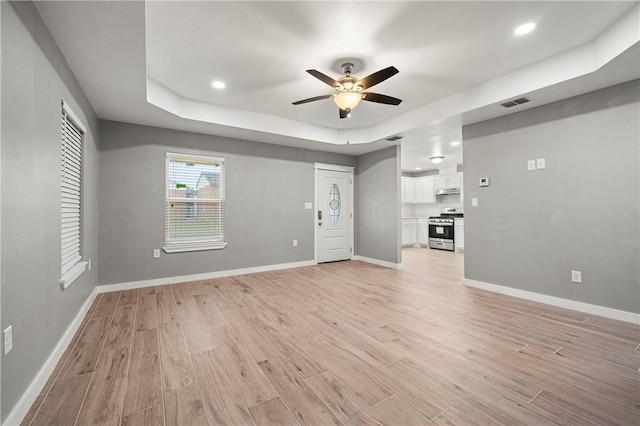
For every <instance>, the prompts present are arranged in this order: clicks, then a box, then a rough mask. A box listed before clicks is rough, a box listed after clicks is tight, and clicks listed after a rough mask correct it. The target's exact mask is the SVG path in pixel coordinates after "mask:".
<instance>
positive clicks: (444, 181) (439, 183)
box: [436, 173, 462, 189]
mask: <svg viewBox="0 0 640 426" xmlns="http://www.w3.org/2000/svg"><path fill="white" fill-rule="evenodd" d="M461 186H462V177H461V176H460V173H458V174H456V175H452V176H441V177H437V178H436V189H449V188H460V187H461Z"/></svg>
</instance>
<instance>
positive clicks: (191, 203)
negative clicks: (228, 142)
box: [164, 152, 226, 253]
mask: <svg viewBox="0 0 640 426" xmlns="http://www.w3.org/2000/svg"><path fill="white" fill-rule="evenodd" d="M225 246H226V243H225V241H224V159H222V158H214V157H204V156H199V155H188V154H173V153H169V152H168V153H167V191H166V200H165V247H164V251H165V252H167V253H175V252H181V251H195V250H212V249H221V248H224V247H225Z"/></svg>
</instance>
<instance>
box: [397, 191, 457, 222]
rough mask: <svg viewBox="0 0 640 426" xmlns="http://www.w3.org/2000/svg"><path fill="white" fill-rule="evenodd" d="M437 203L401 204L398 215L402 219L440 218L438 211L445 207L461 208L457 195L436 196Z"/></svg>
mask: <svg viewBox="0 0 640 426" xmlns="http://www.w3.org/2000/svg"><path fill="white" fill-rule="evenodd" d="M437 200H438V201H440V202H439V203H435V204H405V203H402V207H401V210H400V213H401V215H402V217H429V216H440V211H441V210H442V209H443V208H445V207H455V208H461V207H463V203H461V202H460V195H459V194H451V195H438V198H437Z"/></svg>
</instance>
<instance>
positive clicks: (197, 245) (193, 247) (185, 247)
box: [162, 152, 227, 254]
mask: <svg viewBox="0 0 640 426" xmlns="http://www.w3.org/2000/svg"><path fill="white" fill-rule="evenodd" d="M172 158H179V159H185V160H194V161H207V162H217V163H220V165H221V166H222V173H223V175H222V179H221V180H222V182H221V189H222V194H223V198H222V203H223V204H226V198H227V193H226V188H225V187H226V170H225V169H226V167H225V159H224V158H222V157H214V156H210V155H195V154H183V153H178V152H166V153H165V176H164V180H165V183H164V184H165V190H164V206H165V207H164V214H165V219H164V246H163V247H162V251H164V252H165V253H169V254H170V253H185V252H192V251H205V250H221V249H224V248H225V247H227V241H226V238H225V236H226V234H225V233H224V231H223V233H222V237H223V239H222V241H220V242H211V241H203V242H197V241H187V242H184V243H174V244H171V245H168V244H167V210H166V209H167V201H168V200H169V197H168V194H169V164H170V161H171V159H172ZM224 222H225V215H224V214H223V216H222V224H223V228H222V229H223V230H224Z"/></svg>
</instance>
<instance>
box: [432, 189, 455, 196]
mask: <svg viewBox="0 0 640 426" xmlns="http://www.w3.org/2000/svg"><path fill="white" fill-rule="evenodd" d="M459 193H460V188H440V189H436V195H449V194H459Z"/></svg>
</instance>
